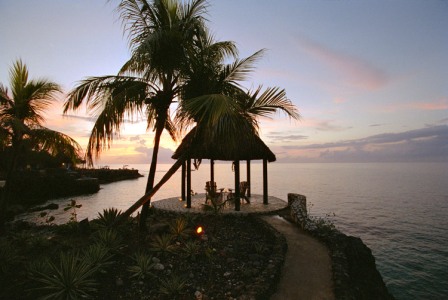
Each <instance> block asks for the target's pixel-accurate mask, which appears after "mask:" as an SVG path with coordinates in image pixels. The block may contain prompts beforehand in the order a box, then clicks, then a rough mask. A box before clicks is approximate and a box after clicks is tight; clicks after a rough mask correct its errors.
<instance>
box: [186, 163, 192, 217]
mask: <svg viewBox="0 0 448 300" xmlns="http://www.w3.org/2000/svg"><path fill="white" fill-rule="evenodd" d="M187 208H191V159H190V158H189V159H188V160H187Z"/></svg>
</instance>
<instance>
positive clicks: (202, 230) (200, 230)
mask: <svg viewBox="0 0 448 300" xmlns="http://www.w3.org/2000/svg"><path fill="white" fill-rule="evenodd" d="M196 233H197V234H199V235H201V234H203V233H204V228H202V226H198V228H196Z"/></svg>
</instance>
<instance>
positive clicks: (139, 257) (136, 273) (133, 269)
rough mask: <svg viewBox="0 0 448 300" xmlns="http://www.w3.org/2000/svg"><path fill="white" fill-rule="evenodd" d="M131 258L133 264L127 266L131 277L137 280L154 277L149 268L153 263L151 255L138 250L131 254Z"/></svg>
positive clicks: (151, 267)
mask: <svg viewBox="0 0 448 300" xmlns="http://www.w3.org/2000/svg"><path fill="white" fill-rule="evenodd" d="M132 259H133V261H134V265H132V266H129V267H128V271H129V272H130V273H131V278H135V277H137V279H138V280H144V279H145V278H147V277H154V275H153V274H152V272H151V270H152V269H153V268H154V265H155V263H154V262H153V260H152V256H151V255H149V254H147V253H145V252H141V251H138V252H136V253H135V254H134V255H133V256H132Z"/></svg>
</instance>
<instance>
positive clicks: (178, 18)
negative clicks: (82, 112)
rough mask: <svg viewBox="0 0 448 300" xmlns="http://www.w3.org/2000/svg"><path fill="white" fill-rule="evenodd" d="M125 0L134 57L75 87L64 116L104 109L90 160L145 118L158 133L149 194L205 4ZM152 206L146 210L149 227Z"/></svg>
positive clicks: (92, 140) (95, 130)
mask: <svg viewBox="0 0 448 300" xmlns="http://www.w3.org/2000/svg"><path fill="white" fill-rule="evenodd" d="M179 2H180V1H173V0H154V2H153V3H149V2H148V1H146V0H123V1H122V2H121V3H120V5H119V6H118V10H119V11H120V16H121V18H122V20H123V25H124V31H125V32H127V34H128V36H129V44H130V48H131V54H132V55H131V58H130V59H129V61H128V62H126V63H125V65H124V66H123V67H122V69H121V70H120V72H119V73H118V75H114V76H103V77H91V78H88V79H86V80H84V81H82V82H81V83H80V84H79V85H78V86H77V87H75V88H74V89H73V90H72V91H71V92H70V94H69V95H68V98H67V100H66V103H65V106H64V113H67V112H68V111H69V110H76V109H78V108H79V107H80V106H81V104H82V103H83V102H84V101H85V103H86V104H87V108H88V109H90V110H100V111H101V112H100V113H99V115H98V118H97V120H96V122H95V125H94V127H93V130H92V133H91V135H90V139H89V143H88V146H87V154H86V156H87V157H86V158H87V160H88V162H89V163H90V164H91V163H92V159H93V155H94V154H95V155H96V156H98V155H99V154H100V153H101V151H102V150H104V149H106V148H108V147H110V145H111V143H112V140H113V137H114V135H115V134H116V133H117V132H119V131H120V126H121V124H122V123H123V121H124V119H125V117H126V116H132V115H133V114H136V113H137V114H144V115H145V117H146V118H147V128H148V129H149V128H152V130H153V131H154V132H155V137H154V149H153V152H152V159H151V166H150V170H149V174H148V181H147V185H146V191H148V190H150V189H152V187H153V185H154V178H155V173H156V166H157V155H158V150H159V144H160V137H161V135H162V132H163V131H164V130H167V131H168V133H169V134H170V135H171V137H172V138H173V139H175V132H176V130H175V126H174V124H173V123H172V121H171V119H170V105H171V104H172V103H173V101H174V100H175V99H176V98H177V97H179V91H180V84H181V77H182V70H184V69H185V66H186V65H187V62H188V58H189V54H190V53H191V52H192V51H191V50H190V49H191V48H192V47H193V42H194V40H195V39H196V36H197V35H198V34H200V32H202V31H203V28H204V18H203V14H204V13H205V11H206V4H205V2H206V1H205V0H193V1H192V2H191V3H185V4H181V3H179ZM148 207H149V202H148V203H147V204H146V205H144V206H143V209H142V214H141V217H140V220H141V222H140V224H141V228H142V229H144V228H145V221H146V216H147V213H148Z"/></svg>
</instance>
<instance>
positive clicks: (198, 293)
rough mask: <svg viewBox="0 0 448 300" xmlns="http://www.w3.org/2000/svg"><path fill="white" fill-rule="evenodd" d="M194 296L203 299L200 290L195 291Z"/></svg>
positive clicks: (197, 299)
mask: <svg viewBox="0 0 448 300" xmlns="http://www.w3.org/2000/svg"><path fill="white" fill-rule="evenodd" d="M194 298H195V299H196V300H202V293H201V292H200V291H196V292H194Z"/></svg>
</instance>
